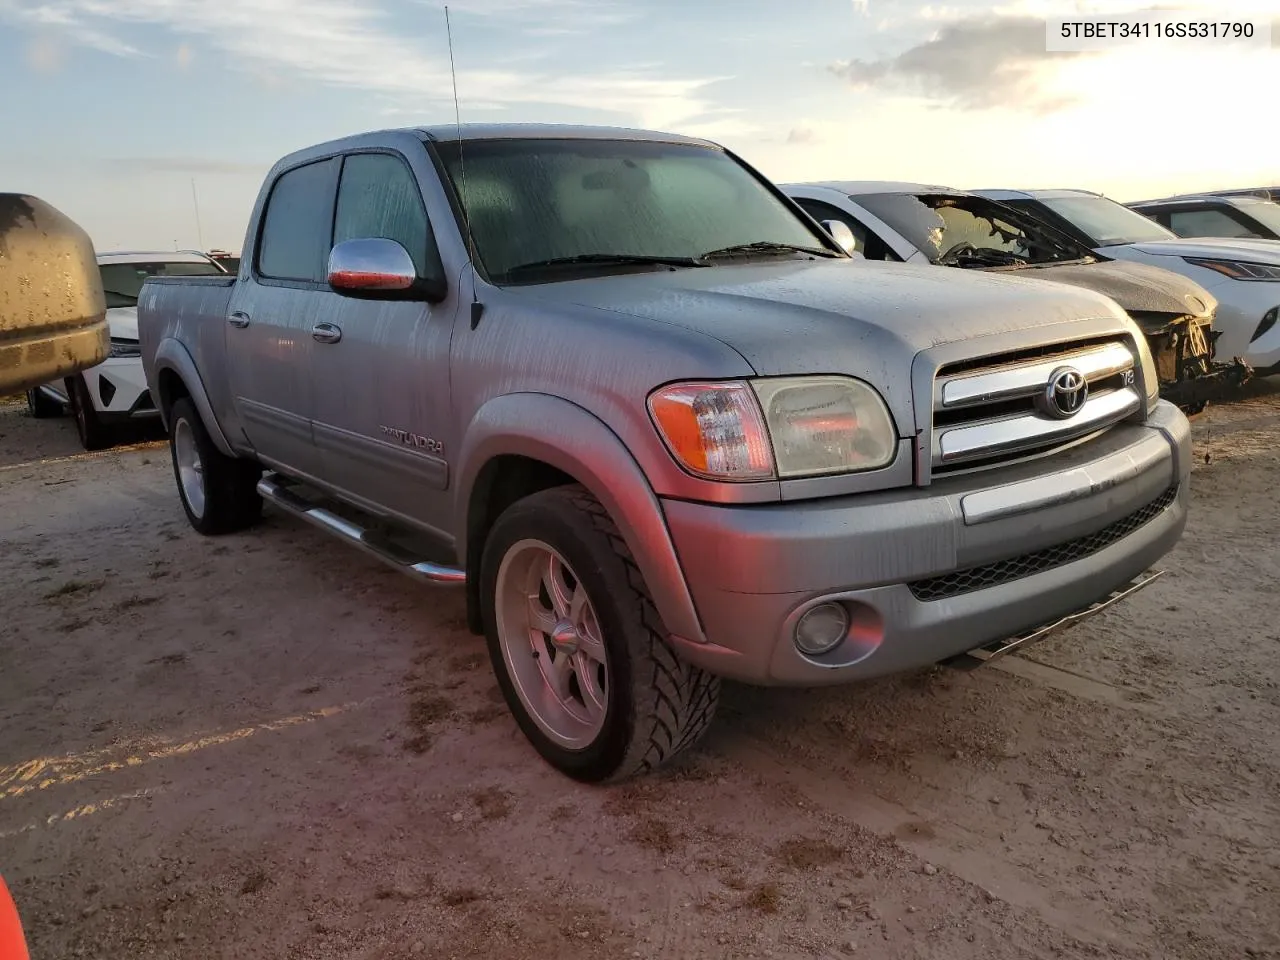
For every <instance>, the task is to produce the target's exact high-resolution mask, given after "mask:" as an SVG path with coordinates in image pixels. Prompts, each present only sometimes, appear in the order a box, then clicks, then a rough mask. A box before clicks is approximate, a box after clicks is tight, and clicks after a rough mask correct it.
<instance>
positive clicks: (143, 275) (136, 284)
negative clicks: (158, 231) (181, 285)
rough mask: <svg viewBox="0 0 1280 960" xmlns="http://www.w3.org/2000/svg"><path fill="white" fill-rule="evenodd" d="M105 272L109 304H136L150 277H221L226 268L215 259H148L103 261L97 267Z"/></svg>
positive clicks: (109, 306)
mask: <svg viewBox="0 0 1280 960" xmlns="http://www.w3.org/2000/svg"><path fill="white" fill-rule="evenodd" d="M98 271H99V273H100V274H101V275H102V292H103V293H104V294H106V299H107V308H108V309H111V308H112V307H136V306H137V305H138V296H139V295H140V294H141V293H142V284H143V282H144V281H145V280H146V279H147V277H210V276H213V277H222V276H226V271H225V270H223V269H222V268H221V267H219V266H218V265H216V264H215V263H213V262H211V261H210V262H205V263H189V262H181V261H174V260H160V261H153V262H148V263H104V264H102V265H101V266H100V267H99V268H98Z"/></svg>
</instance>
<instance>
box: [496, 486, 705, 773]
mask: <svg viewBox="0 0 1280 960" xmlns="http://www.w3.org/2000/svg"><path fill="white" fill-rule="evenodd" d="M480 589H481V602H482V605H483V614H484V622H485V634H486V638H487V640H488V644H489V656H490V659H491V660H492V662H493V669H494V673H495V675H496V676H497V679H498V684H499V686H500V687H501V688H502V693H503V695H504V697H505V698H506V701H507V704H508V706H509V707H510V708H511V711H512V713H513V714H514V715H515V718H516V721H517V722H518V723H519V725H520V728H521V730H523V731H524V734H525V736H526V737H528V738H529V740H530V742H531V743H532V744H533V746H534V747H535V748H536V749H537V750H538V752H539V753H540V754H542V756H543V757H544V758H545V759H546V760H548V761H549V762H550V763H551V764H552V765H554V766H555V767H557V768H558V769H559V770H561V771H562V772H563V773H566V774H568V775H569V776H571V777H574V778H575V779H578V780H582V781H588V782H599V781H606V780H621V779H624V778H626V777H629V776H632V775H634V774H637V773H644V772H647V771H649V770H652V769H654V768H656V767H658V766H660V765H661V764H663V763H665V762H666V761H667V760H670V759H671V758H672V757H674V756H675V755H676V754H678V753H680V752H681V751H682V750H684V749H686V748H687V747H690V746H692V745H693V744H694V743H696V742H697V741H698V740H699V739H700V738H701V737H702V735H703V734H704V733H705V732H706V730H707V728H708V727H709V726H710V724H711V720H712V717H713V716H714V714H715V708H716V703H717V701H718V699H719V694H720V681H719V679H718V678H717V677H714V676H712V675H711V674H708V673H706V672H704V671H702V670H699V669H697V668H696V667H692V666H690V665H689V664H687V663H685V662H684V661H682V660H681V659H680V658H679V657H677V656H676V653H675V650H674V649H673V648H672V646H671V644H670V642H669V640H668V639H667V632H666V629H665V627H664V626H663V624H662V621H661V620H660V619H659V617H658V612H657V610H656V609H655V608H654V606H653V601H652V599H651V598H650V596H649V591H648V588H647V587H646V585H645V582H644V579H643V577H641V575H640V571H639V569H638V568H637V567H636V564H635V560H634V559H633V558H632V556H631V553H630V551H629V550H628V548H627V545H626V543H625V541H623V539H622V536H621V534H620V533H619V532H618V529H617V527H616V526H615V525H614V523H613V521H612V520H611V519H610V517H609V515H608V514H607V513H606V512H605V510H604V508H603V507H602V506H601V505H600V503H599V501H597V500H596V499H595V498H594V497H593V496H591V494H589V493H588V492H587V491H586V490H584V489H583V488H582V487H579V486H570V487H559V488H556V489H553V490H546V491H543V492H541V493H537V494H534V495H532V496H530V497H527V498H525V499H524V500H521V501H520V502H518V503H516V504H515V505H513V506H512V507H510V508H508V509H507V511H506V512H505V513H503V514H502V516H501V517H499V519H498V522H497V523H496V524H495V525H494V528H493V531H492V532H491V533H490V535H489V538H488V540H487V541H486V543H485V547H484V555H483V558H482V560H481V587H480Z"/></svg>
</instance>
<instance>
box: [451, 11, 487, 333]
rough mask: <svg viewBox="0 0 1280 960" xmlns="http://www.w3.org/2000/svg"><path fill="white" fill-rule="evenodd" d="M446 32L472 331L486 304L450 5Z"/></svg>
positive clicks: (478, 321) (477, 323)
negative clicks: (480, 293) (479, 288)
mask: <svg viewBox="0 0 1280 960" xmlns="http://www.w3.org/2000/svg"><path fill="white" fill-rule="evenodd" d="M444 32H445V36H446V37H447V38H448V40H449V77H450V79H451V80H452V81H453V125H454V129H455V130H456V131H457V141H458V175H459V179H460V180H461V181H462V184H461V186H462V190H461V191H460V192H461V194H462V196H461V200H462V204H461V206H462V224H463V226H464V227H465V228H466V231H467V253H468V255H469V256H470V257H471V329H472V330H474V329H475V328H476V327H477V326H478V325H479V323H480V317H481V315H482V314H483V313H484V304H483V303H481V302H480V298H479V297H477V296H476V282H475V275H476V238H475V236H473V235H472V233H471V213H470V211H468V210H467V160H466V157H465V156H464V155H463V152H462V109H461V108H460V107H459V106H458V71H457V69H456V68H455V67H454V63H453V25H452V24H451V23H450V21H449V5H448V4H445V8H444Z"/></svg>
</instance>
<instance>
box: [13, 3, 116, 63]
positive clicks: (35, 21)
mask: <svg viewBox="0 0 1280 960" xmlns="http://www.w3.org/2000/svg"><path fill="white" fill-rule="evenodd" d="M0 19H8V20H13V21H15V22H16V23H18V24H20V25H22V26H26V27H29V28H32V29H34V30H36V31H38V32H39V33H41V34H44V35H45V36H46V37H48V36H49V35H51V34H56V35H57V36H60V37H62V38H64V39H66V40H67V41H69V42H70V43H73V44H75V45H77V46H81V47H88V48H89V49H90V50H97V51H99V52H100V53H109V54H111V55H113V56H117V57H136V56H140V55H141V51H140V50H138V48H137V47H135V46H133V45H132V44H130V43H127V42H125V41H124V40H121V39H119V38H117V37H115V36H113V35H112V34H110V33H109V32H106V31H103V30H101V29H98V28H96V27H94V26H92V25H90V24H88V23H86V22H85V21H83V20H82V19H81V18H80V17H78V16H77V15H76V13H75V11H73V10H71V9H69V5H66V4H61V3H24V2H21V0H0ZM37 43H47V44H49V46H50V47H52V46H54V45H55V43H54V41H53V40H51V39H46V40H37Z"/></svg>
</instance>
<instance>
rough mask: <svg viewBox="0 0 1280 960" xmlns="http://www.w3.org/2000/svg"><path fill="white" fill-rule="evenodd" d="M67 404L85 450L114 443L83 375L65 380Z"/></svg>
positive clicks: (99, 448)
mask: <svg viewBox="0 0 1280 960" xmlns="http://www.w3.org/2000/svg"><path fill="white" fill-rule="evenodd" d="M67 405H68V406H69V407H70V408H71V416H72V418H73V419H74V420H75V422H76V433H77V434H78V435H79V437H80V445H81V446H82V447H84V448H85V449H86V450H105V449H106V448H107V447H109V446H111V445H112V444H114V443H115V436H114V435H113V433H112V431H111V428H110V427H108V426H107V425H106V424H105V423H103V422H102V420H101V419H100V418H99V417H98V411H97V410H96V409H95V408H94V406H93V397H91V396H90V395H89V385H88V384H87V383H85V381H84V377H71V378H70V379H69V380H67Z"/></svg>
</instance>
